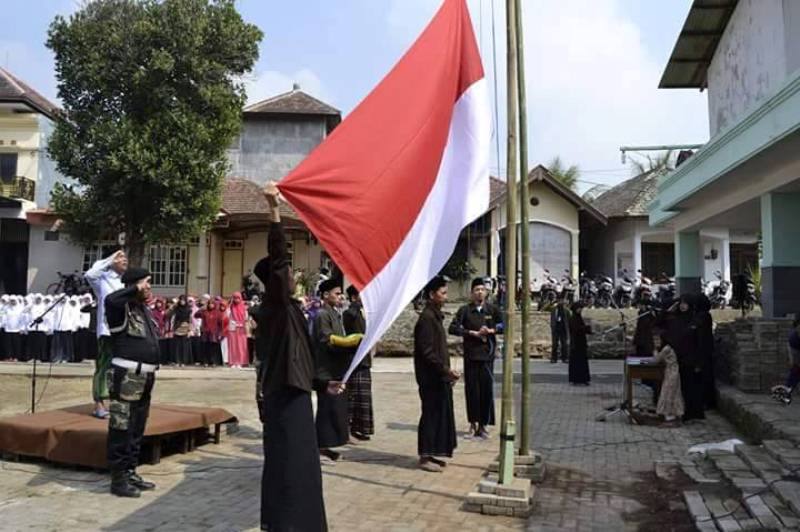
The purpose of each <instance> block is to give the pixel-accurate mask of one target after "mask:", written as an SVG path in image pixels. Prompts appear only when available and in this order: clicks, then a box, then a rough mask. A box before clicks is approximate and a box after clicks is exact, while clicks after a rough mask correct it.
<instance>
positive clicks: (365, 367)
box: [342, 285, 375, 441]
mask: <svg viewBox="0 0 800 532" xmlns="http://www.w3.org/2000/svg"><path fill="white" fill-rule="evenodd" d="M347 297H348V298H349V299H350V306H349V307H348V308H347V310H345V311H344V314H343V315H342V322H343V323H344V332H345V333H347V334H348V335H349V334H364V333H366V332H367V320H366V317H365V316H364V305H363V304H362V303H361V296H360V294H359V293H358V289H357V288H356V287H355V286H352V285H351V286H348V287H347ZM347 404H348V412H349V417H350V434H352V435H353V437H354V438H356V439H358V440H362V441H366V440H369V439H370V437H371V435H372V434H375V418H374V414H373V411H372V353H367V354H366V356H364V358H363V359H362V360H361V362H359V363H358V366H356V368H355V369H354V370H353V373H352V375H350V379H348V381H347Z"/></svg>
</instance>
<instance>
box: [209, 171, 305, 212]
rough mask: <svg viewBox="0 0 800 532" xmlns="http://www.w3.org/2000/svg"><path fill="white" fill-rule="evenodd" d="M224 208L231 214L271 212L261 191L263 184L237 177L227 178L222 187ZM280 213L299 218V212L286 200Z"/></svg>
mask: <svg viewBox="0 0 800 532" xmlns="http://www.w3.org/2000/svg"><path fill="white" fill-rule="evenodd" d="M222 210H223V211H225V212H226V213H227V214H229V215H231V216H235V215H237V214H264V215H268V214H269V213H270V212H271V210H270V207H269V203H267V200H266V198H264V194H263V193H262V192H261V185H259V184H258V183H254V182H253V181H250V180H248V179H240V178H236V177H228V178H226V179H225V184H224V186H223V189H222ZM280 213H281V217H284V218H293V219H297V213H296V212H294V209H292V208H291V207H290V206H289V205H288V204H287V203H285V202H283V203H281V204H280Z"/></svg>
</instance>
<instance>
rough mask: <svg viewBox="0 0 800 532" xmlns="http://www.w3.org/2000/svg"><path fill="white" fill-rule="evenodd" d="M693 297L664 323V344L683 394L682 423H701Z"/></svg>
mask: <svg viewBox="0 0 800 532" xmlns="http://www.w3.org/2000/svg"><path fill="white" fill-rule="evenodd" d="M694 303H695V296H693V295H689V294H684V295H682V296H681V298H680V300H679V301H678V309H677V314H676V315H674V316H672V317H671V318H670V319H669V321H668V322H667V326H666V334H665V336H666V337H667V341H668V342H669V344H670V345H671V346H672V348H673V349H674V350H675V354H676V355H677V358H678V370H679V372H680V377H681V393H682V394H683V402H684V414H683V421H691V420H693V419H705V413H704V412H703V375H702V371H703V361H702V358H701V357H700V354H699V352H698V348H697V347H698V342H697V326H696V324H695V323H694V322H693V318H694Z"/></svg>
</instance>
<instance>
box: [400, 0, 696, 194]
mask: <svg viewBox="0 0 800 532" xmlns="http://www.w3.org/2000/svg"><path fill="white" fill-rule="evenodd" d="M468 3H469V6H470V10H471V13H472V19H473V23H474V25H475V27H476V35H478V36H479V38H480V34H481V33H483V39H482V50H483V60H484V66H485V68H486V71H487V76H488V77H490V76H491V74H492V70H493V68H492V67H493V65H492V54H491V36H490V33H491V3H492V2H491V0H482V1H481V0H469V2H468ZM494 4H495V9H496V12H495V16H496V19H497V20H496V33H497V53H498V65H497V72H498V78H499V79H498V81H499V86H500V90H499V94H498V97H499V102H498V104H499V108H500V109H499V110H500V128H501V129H500V131H501V135H502V133H503V132H504V128H505V109H506V102H505V94H506V92H505V80H506V70H505V38H506V37H505V27H506V26H505V2H504V1H503V0H496V1H495V2H494ZM522 4H523V6H524V7H523V17H524V18H523V21H524V28H525V59H526V75H527V87H528V107H529V114H528V121H529V124H530V126H529V132H530V163H531V165H534V164H537V163H540V162H541V163H544V164H546V163H547V162H548V161H549V160H550V159H551V158H552V157H553V156H555V155H560V156H561V157H562V159H563V160H564V161H565V162H568V163H577V164H579V165H580V166H581V168H582V169H584V170H587V172H586V173H584V179H585V180H587V181H598V182H605V183H617V182H619V181H622V180H623V179H624V178H626V177H629V174H630V171H629V169H628V168H626V167H623V166H622V164H621V162H620V159H619V147H620V146H622V145H645V144H647V145H650V144H658V145H661V144H684V143H695V142H704V141H705V140H706V139H707V137H708V118H707V103H706V98H705V94H702V95H701V94H698V93H697V91H691V90H660V89H658V82H659V79H660V76H661V73H662V71H663V68H664V66H665V57H655V56H654V54H653V52H652V50H648V48H647V46H645V44H644V43H643V39H642V34H641V30H640V29H639V27H638V26H637V25H636V24H635V23H634V22H633V21H632V20H631V19H630V18H629V17H628V16H627V14H626V13H625V12H624V10H623V9H622V6H621V3H620V0H591V1H587V0H561V1H558V2H554V1H551V0H525V1H524V2H522ZM439 5H441V2H440V1H439V0H393V2H392V4H391V7H390V9H389V10H388V11H387V24H388V26H389V28H390V30H391V31H392V34H393V35H394V36H395V38H399V39H404V41H406V42H407V43H408V45H410V44H411V42H412V41H413V39H414V37H415V36H416V34H418V33H419V32H420V31H421V29H422V28H423V27H424V25H425V24H426V23H427V22H428V21H429V20H430V18H431V16H432V15H433V13H434V12H435V9H436V8H437V7H438V6H439ZM481 6H482V7H483V14H482V15H483V16H482V17H481V14H480V7H481ZM674 8H675V3H672V4H671V5H670V6H669V7H662V9H674ZM653 9H658V7H656V6H655V5H654V6H653ZM481 25H482V26H483V31H482V32H481V31H480V26H481ZM677 31H678V29H677V28H676V32H675V37H676V38H677ZM671 44H672V43H670V45H671ZM659 52H662V51H659ZM490 81H491V80H490ZM501 147H502V148H501V149H502V150H503V151H504V149H505V138H504V135H503V137H502V138H501ZM499 166H500V167H503V168H504V167H505V155H501V164H500V165H499ZM597 169H603V170H605V169H615V170H616V171H614V172H602V173H594V172H591V171H592V170H597ZM588 187H589V185H588V184H583V186H582V187H581V188H582V189H586V188H588Z"/></svg>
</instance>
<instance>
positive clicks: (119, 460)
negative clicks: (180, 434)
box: [108, 366, 156, 473]
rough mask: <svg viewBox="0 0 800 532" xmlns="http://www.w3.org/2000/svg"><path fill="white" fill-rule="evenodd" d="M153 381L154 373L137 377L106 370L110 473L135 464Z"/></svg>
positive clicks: (133, 373)
mask: <svg viewBox="0 0 800 532" xmlns="http://www.w3.org/2000/svg"><path fill="white" fill-rule="evenodd" d="M155 380H156V378H155V373H140V374H137V373H136V370H131V369H125V368H120V367H117V366H111V368H110V369H109V370H108V393H109V396H110V398H111V405H110V407H109V413H110V416H109V418H108V467H109V469H110V470H111V472H112V473H114V472H122V471H130V470H133V469H136V466H137V465H139V452H140V451H141V448H142V438H143V436H144V428H145V425H146V424H147V416H148V414H149V413H150V397H151V394H152V392H153V385H154V384H155Z"/></svg>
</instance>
